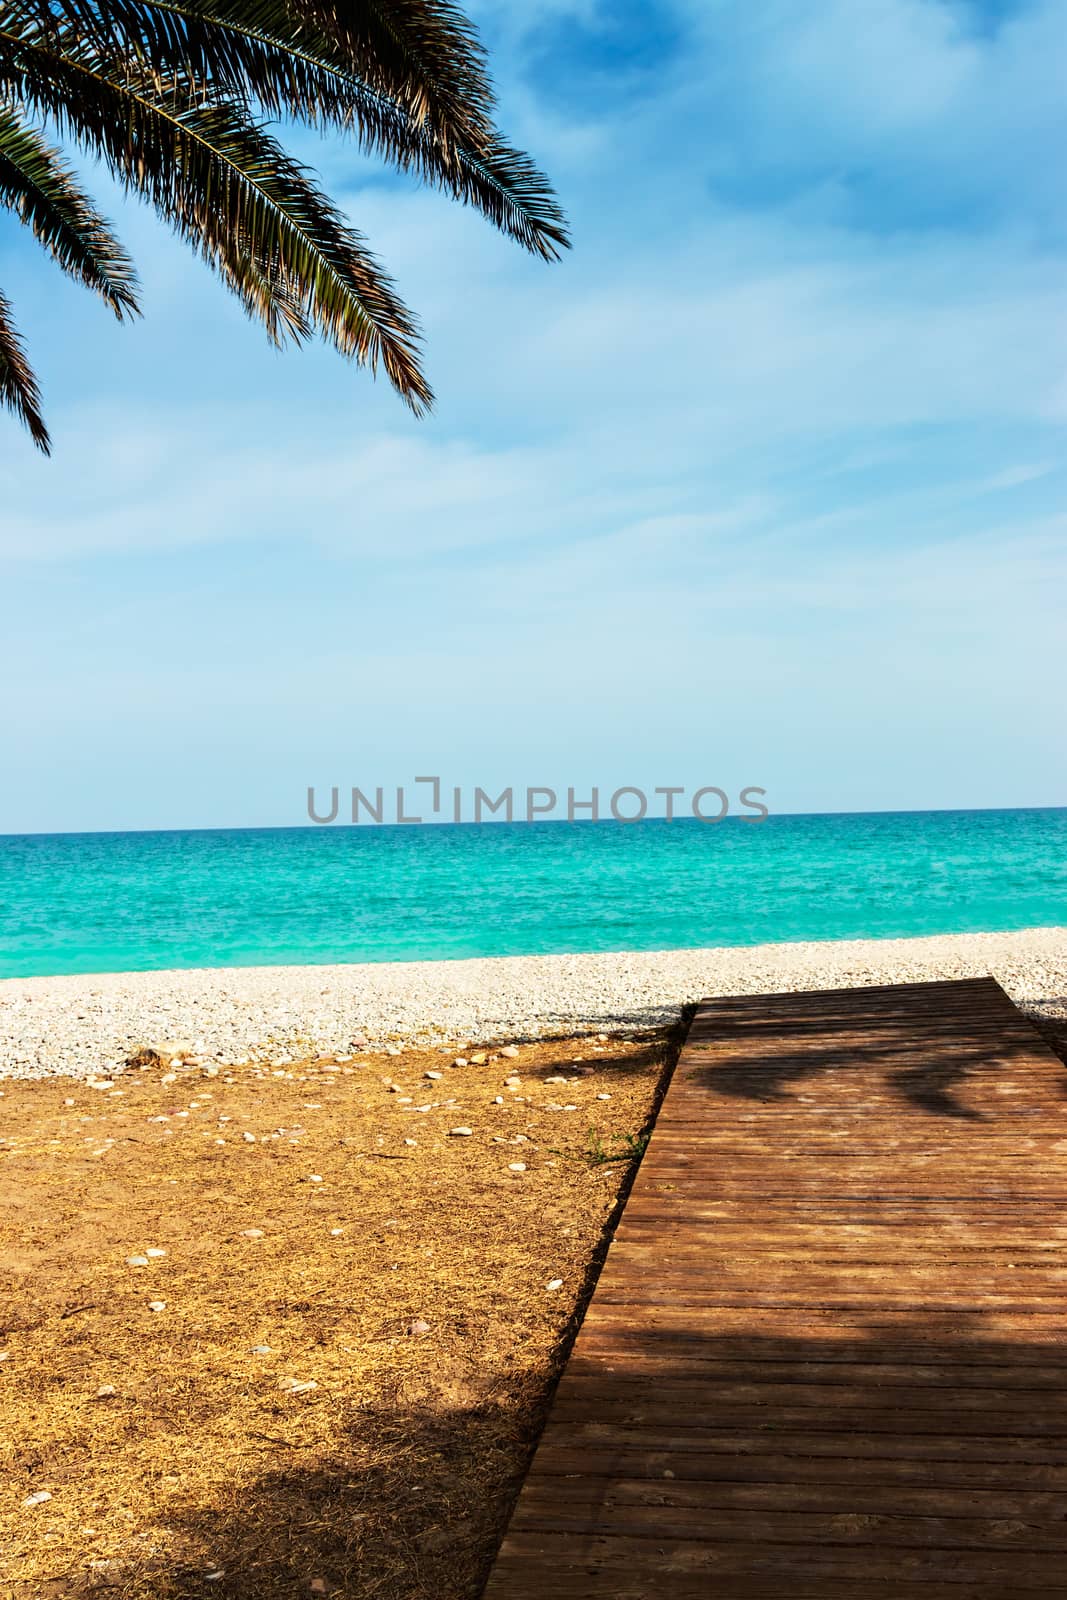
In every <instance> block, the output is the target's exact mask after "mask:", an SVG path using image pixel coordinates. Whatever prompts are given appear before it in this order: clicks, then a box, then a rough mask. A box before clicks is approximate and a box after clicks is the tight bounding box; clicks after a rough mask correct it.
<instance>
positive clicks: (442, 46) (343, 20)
mask: <svg viewBox="0 0 1067 1600" xmlns="http://www.w3.org/2000/svg"><path fill="white" fill-rule="evenodd" d="M10 3H11V6H12V8H13V9H17V11H18V13H19V14H21V15H22V16H23V17H24V18H27V19H29V20H31V21H32V23H33V24H34V26H35V27H37V28H38V29H39V30H40V31H41V33H42V34H43V35H44V36H47V35H48V34H49V33H50V32H54V31H55V29H57V28H59V27H62V25H63V24H64V23H68V24H70V25H72V26H73V28H74V29H75V31H76V33H77V35H78V36H79V37H80V38H82V39H84V40H87V41H89V42H91V43H93V44H95V45H96V46H97V48H98V49H100V50H101V51H104V52H108V51H111V50H118V51H128V50H130V49H131V48H136V47H137V46H140V47H141V48H143V49H145V50H147V51H149V52H151V51H152V50H158V51H161V53H162V58H169V57H170V55H171V52H172V50H173V49H174V47H175V45H177V44H180V43H181V42H182V30H176V29H175V28H174V26H173V23H172V21H170V20H168V19H166V18H165V17H163V16H162V13H161V11H159V10H157V8H156V7H154V5H153V3H152V0H10ZM207 9H208V8H205V11H206V10H207ZM210 9H211V10H213V11H217V9H218V7H217V6H216V7H211V8H210ZM250 10H251V12H252V14H253V15H254V16H256V17H258V18H260V19H267V21H268V31H272V30H273V29H274V28H276V27H277V26H278V25H279V24H284V25H287V26H288V27H290V28H294V27H295V28H305V29H307V30H308V31H309V32H314V33H316V34H318V35H319V36H320V37H322V38H327V39H329V40H330V41H331V42H332V45H333V49H334V51H335V52H336V53H337V54H338V55H339V58H340V60H341V61H342V62H343V64H344V67H345V69H346V70H347V71H348V72H350V73H352V74H353V75H354V76H356V77H358V78H359V79H361V80H362V81H363V82H365V83H366V84H367V85H368V86H369V87H371V88H372V89H374V90H375V91H376V92H378V93H380V94H383V95H385V96H386V97H387V98H388V99H391V100H393V101H394V102H395V103H396V104H398V105H399V106H401V107H402V108H403V109H404V110H405V111H406V113H407V114H408V115H409V116H410V117H411V119H412V121H413V122H414V123H415V124H416V125H417V126H423V127H425V128H426V129H427V130H428V131H429V132H430V133H431V134H432V135H433V136H434V137H435V139H437V140H438V141H439V142H440V143H441V146H442V148H444V149H451V148H452V147H453V146H455V145H457V144H459V143H464V142H466V143H468V144H474V145H476V146H477V145H479V144H481V143H482V142H483V141H484V140H485V139H486V138H488V137H490V136H491V134H492V110H493V90H492V84H491V82H490V79H489V75H488V71H487V67H486V58H485V52H484V50H483V48H482V46H481V43H480V41H479V39H478V36H477V33H476V31H475V30H474V28H473V27H472V25H471V23H470V22H469V21H468V20H467V18H466V17H465V16H464V15H463V13H462V12H461V11H460V10H459V9H458V8H457V7H456V6H455V5H453V4H452V3H451V0H297V3H295V4H294V3H293V0H259V3H258V4H255V5H254V6H252V7H249V6H248V5H247V4H242V5H239V6H238V5H234V6H233V7H232V8H231V11H232V14H233V15H236V14H238V13H239V12H240V11H244V12H245V13H246V14H247V13H248V12H249V11H250ZM189 15H190V17H191V18H192V19H195V20H199V19H200V17H201V16H202V15H203V13H201V12H200V10H199V8H198V7H197V6H195V5H193V6H191V7H190V8H189ZM257 25H258V24H257ZM189 27H190V29H191V31H192V32H195V25H194V22H192V21H191V22H190V23H189ZM191 46H192V48H194V49H195V48H196V42H195V40H192V41H191ZM158 64H162V59H161V62H160V63H158Z"/></svg>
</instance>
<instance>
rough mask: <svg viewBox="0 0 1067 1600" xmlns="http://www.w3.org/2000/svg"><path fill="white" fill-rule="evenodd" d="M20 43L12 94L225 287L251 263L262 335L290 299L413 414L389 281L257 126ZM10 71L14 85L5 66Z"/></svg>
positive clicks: (97, 64)
mask: <svg viewBox="0 0 1067 1600" xmlns="http://www.w3.org/2000/svg"><path fill="white" fill-rule="evenodd" d="M0 38H3V33H2V32H0ZM8 38H9V42H14V41H11V36H10V35H9V36H8ZM17 43H18V44H19V46H20V60H19V63H18V70H19V78H20V92H21V93H22V94H23V96H24V97H25V98H26V99H27V100H29V101H30V102H31V103H32V104H34V105H35V106H37V107H38V108H39V109H40V110H42V111H43V112H44V113H45V114H46V115H49V116H51V117H53V118H54V119H55V120H56V122H57V123H58V124H59V126H60V127H61V129H64V130H66V131H69V132H71V133H73V134H74V135H75V136H76V137H77V138H79V139H81V140H83V141H84V142H85V143H86V144H87V145H88V146H89V147H90V148H92V149H95V150H96V151H97V152H98V153H99V154H100V155H101V156H102V157H103V159H104V160H105V162H106V163H107V165H108V166H109V168H110V169H111V171H112V172H113V173H114V174H115V175H116V177H118V178H119V180H120V181H121V182H123V183H125V184H126V185H127V186H128V187H129V188H131V189H133V190H135V191H136V192H138V193H140V194H142V195H144V196H145V197H146V198H148V199H149V200H151V201H152V203H153V204H154V205H155V206H156V207H157V209H158V210H159V211H160V212H161V214H162V215H163V216H164V217H166V218H167V219H168V220H169V221H171V222H172V223H174V224H175V225H176V226H177V227H178V229H179V231H180V232H181V233H182V234H183V235H184V236H185V237H186V238H189V239H191V240H193V241H194V242H196V243H197V244H198V245H199V246H200V249H201V252H202V253H203V255H204V256H205V258H206V259H207V260H208V261H210V262H211V263H212V264H213V265H215V266H216V267H217V268H220V269H221V270H223V271H224V275H225V276H226V277H227V280H228V281H230V282H231V285H233V283H234V279H235V275H236V276H237V277H238V279H239V277H240V271H241V262H242V260H247V261H250V262H252V263H254V268H255V271H254V274H253V276H255V277H256V279H257V286H256V293H255V294H253V295H252V296H251V298H250V297H249V295H248V293H244V294H242V298H243V299H244V302H245V305H246V308H247V309H250V310H253V311H255V312H256V313H257V314H258V315H260V316H261V317H262V318H263V320H264V321H267V322H268V330H269V326H270V325H269V318H268V315H267V313H266V309H265V307H264V304H263V303H262V301H263V298H264V296H266V298H267V300H268V301H270V300H272V299H273V298H275V297H276V296H277V295H278V294H279V293H280V294H281V297H282V302H283V303H282V307H281V309H282V310H283V311H284V309H285V306H286V305H288V307H289V308H290V309H291V308H292V306H293V304H294V302H295V303H298V304H299V306H300V307H301V309H302V312H303V314H304V316H305V317H307V318H308V319H310V321H311V322H312V323H313V324H314V325H315V326H316V327H317V328H318V329H319V330H320V332H322V333H323V334H324V335H325V336H326V337H327V338H329V339H330V340H331V341H332V342H333V344H334V345H335V346H336V348H337V349H338V350H340V351H341V352H342V353H343V354H345V355H350V356H355V357H356V358H357V359H359V360H361V361H364V362H367V363H369V364H370V365H371V366H372V367H373V366H374V365H375V364H376V362H377V360H378V359H381V361H382V365H383V367H384V368H385V370H386V372H387V374H388V376H389V378H390V379H391V381H392V382H393V384H394V386H395V387H396V388H397V389H398V391H399V392H400V393H401V394H402V395H403V397H404V398H405V399H406V400H407V402H408V404H409V405H411V406H412V408H413V409H415V410H416V411H418V410H420V409H422V408H423V407H424V406H428V405H429V404H430V403H431V401H432V395H431V392H430V390H429V387H428V386H427V384H426V381H425V379H424V378H423V376H422V373H421V371H420V370H419V365H418V360H417V355H416V349H415V337H416V336H415V330H414V325H413V323H412V321H411V319H410V316H409V314H408V313H407V311H406V310H405V309H404V307H403V306H402V305H401V303H400V301H399V300H398V299H397V298H396V296H395V295H394V293H393V291H392V287H391V284H390V282H389V280H388V278H387V277H386V276H385V274H384V273H383V272H382V270H381V268H379V267H378V265H377V263H376V262H375V261H374V260H373V258H372V257H371V256H370V255H369V253H368V252H367V251H366V250H365V248H364V246H363V243H362V240H361V239H360V238H359V236H358V235H357V234H356V233H355V232H354V231H353V230H352V229H350V228H349V227H348V226H347V224H346V223H345V221H344V219H343V218H342V217H341V215H340V213H339V212H337V210H336V209H335V208H334V207H333V206H332V205H331V203H330V202H329V200H328V199H327V198H326V197H325V196H324V195H323V194H321V192H320V191H319V190H318V189H316V188H315V186H314V185H313V184H312V183H311V182H310V180H309V178H308V175H307V173H306V172H305V171H304V169H303V168H301V167H299V166H298V165H297V163H295V162H294V161H292V160H291V159H290V158H289V156H288V155H287V154H286V153H285V151H284V150H283V149H282V148H281V147H280V145H278V144H277V142H276V141H275V140H274V139H272V138H271V137H270V135H269V134H268V133H267V132H266V131H265V130H264V129H263V128H262V127H260V126H258V125H257V124H255V123H254V122H252V121H250V120H249V119H248V118H247V117H246V116H244V115H243V114H242V112H241V111H240V110H239V109H238V108H237V107H234V106H227V105H222V104H220V105H211V104H199V103H198V101H197V99H196V98H194V97H195V96H199V94H200V93H201V91H200V89H199V88H198V87H197V86H195V85H193V84H190V83H187V82H186V83H175V84H173V85H171V86H169V92H167V91H165V90H163V89H161V88H160V87H159V86H158V85H156V84H153V83H151V82H149V81H147V80H145V79H140V80H138V79H137V77H136V76H135V74H133V73H131V72H128V71H125V72H124V71H123V70H122V68H121V67H119V68H118V69H117V71H116V67H115V64H114V63H112V62H110V61H109V60H107V59H101V58H100V57H98V56H96V54H95V53H94V52H92V51H90V50H85V49H83V50H82V51H80V52H79V53H78V54H77V55H75V54H73V53H70V52H64V53H56V52H53V51H46V50H45V49H43V47H42V46H41V45H40V44H38V43H36V42H34V43H33V44H30V45H27V41H26V39H25V37H22V38H21V39H18V40H17ZM35 69H36V70H35ZM6 70H7V73H8V75H9V76H10V74H11V71H12V70H13V69H12V66H11V64H10V63H9V65H8V67H7V69H6ZM113 73H115V76H118V77H119V78H120V80H121V81H115V76H113V75H112V74H113ZM168 101H172V102H173V104H168V103H167V102H168ZM246 287H247V285H246ZM289 320H290V330H289V331H291V332H292V331H295V330H294V329H293V328H292V326H291V318H290V319H289Z"/></svg>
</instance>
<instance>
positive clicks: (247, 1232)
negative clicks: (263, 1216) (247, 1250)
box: [241, 1228, 263, 1239]
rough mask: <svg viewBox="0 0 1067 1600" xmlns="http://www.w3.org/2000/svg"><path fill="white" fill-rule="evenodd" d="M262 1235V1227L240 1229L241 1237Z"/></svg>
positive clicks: (247, 1237) (258, 1236) (251, 1237)
mask: <svg viewBox="0 0 1067 1600" xmlns="http://www.w3.org/2000/svg"><path fill="white" fill-rule="evenodd" d="M262 1237H263V1229H262V1228H242V1229H241V1238H242V1239H262Z"/></svg>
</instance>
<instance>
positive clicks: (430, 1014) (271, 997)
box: [0, 927, 1067, 1079]
mask: <svg viewBox="0 0 1067 1600" xmlns="http://www.w3.org/2000/svg"><path fill="white" fill-rule="evenodd" d="M987 974H991V975H992V976H993V977H995V978H996V979H997V980H998V981H999V982H1000V983H1001V985H1002V986H1003V988H1004V989H1005V990H1006V991H1007V993H1008V994H1009V995H1011V997H1012V999H1013V1000H1015V1002H1016V1003H1017V1004H1018V1005H1019V1006H1020V1007H1021V1009H1022V1010H1023V1011H1024V1012H1026V1013H1027V1014H1028V1015H1030V1016H1032V1017H1033V1018H1034V1019H1035V1021H1037V1022H1039V1023H1041V1024H1044V1025H1048V1024H1053V1025H1055V1024H1057V1023H1059V1022H1061V1021H1063V1020H1064V1019H1067V928H1064V927H1052V928H1029V929H1022V930H1019V931H1016V932H1010V933H967V934H937V935H927V936H923V937H917V938H905V939H862V940H826V941H806V942H803V943H793V944H761V945H737V946H733V945H732V946H723V947H718V948H707V949H690V950H664V951H631V952H623V953H603V952H598V953H595V954H586V955H547V956H546V955H540V956H500V957H479V958H475V959H465V960H445V961H415V962H372V963H361V964H356V963H353V964H349V965H333V966H286V967H210V968H205V967H199V968H187V969H172V970H169V971H153V972H124V973H99V974H89V975H80V974H79V975H64V976H58V977H36V978H5V979H3V980H0V1077H3V1078H27V1079H32V1078H46V1077H55V1076H70V1077H76V1078H88V1077H92V1076H94V1075H104V1074H106V1075H109V1076H111V1075H114V1074H115V1073H116V1072H121V1071H122V1070H123V1069H124V1067H125V1065H126V1062H127V1060H128V1058H129V1057H130V1056H131V1055H132V1054H133V1053H134V1052H135V1051H137V1050H138V1049H140V1048H146V1047H151V1048H155V1049H158V1050H160V1052H161V1053H162V1054H166V1053H168V1052H173V1053H174V1054H175V1055H181V1056H182V1057H183V1058H188V1057H194V1058H195V1059H196V1060H198V1061H202V1062H204V1063H205V1064H208V1065H210V1064H212V1063H218V1064H243V1063H253V1062H267V1061H270V1062H275V1063H276V1062H278V1061H280V1060H282V1059H283V1058H286V1057H288V1058H289V1059H291V1060H297V1059H306V1058H308V1057H312V1056H325V1055H339V1054H346V1055H348V1054H354V1053H356V1052H368V1051H371V1052H373V1051H375V1050H382V1051H385V1050H393V1051H396V1050H397V1049H403V1048H404V1046H405V1044H406V1043H410V1044H412V1045H415V1044H416V1043H418V1044H423V1045H426V1044H434V1043H440V1044H442V1045H444V1044H456V1045H460V1044H477V1043H491V1042H494V1041H497V1040H503V1039H535V1038H540V1037H549V1036H552V1035H561V1034H581V1033H585V1032H589V1033H595V1032H598V1031H603V1032H609V1033H613V1034H618V1033H620V1032H624V1033H633V1032H639V1031H641V1030H642V1029H649V1028H662V1027H664V1026H666V1025H669V1024H671V1023H673V1022H676V1021H677V1020H678V1018H679V1016H680V1015H681V1012H682V1010H683V1008H684V1007H685V1006H686V1005H687V1004H690V1003H692V1002H693V1001H695V1000H698V999H701V998H702V997H704V996H709V995H729V994H760V993H763V994H767V993H775V992H779V991H781V992H785V991H797V990H803V989H833V988H853V987H859V986H862V985H871V984H887V983H908V982H928V981H932V980H935V979H953V978H969V977H981V976H985V975H987Z"/></svg>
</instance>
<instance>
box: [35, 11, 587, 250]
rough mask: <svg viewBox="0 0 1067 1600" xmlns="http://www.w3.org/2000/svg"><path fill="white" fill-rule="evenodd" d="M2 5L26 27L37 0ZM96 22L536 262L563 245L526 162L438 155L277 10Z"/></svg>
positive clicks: (302, 23) (172, 69) (488, 153)
mask: <svg viewBox="0 0 1067 1600" xmlns="http://www.w3.org/2000/svg"><path fill="white" fill-rule="evenodd" d="M10 3H11V4H12V5H13V7H14V10H15V11H16V12H20V11H21V13H22V15H23V16H24V17H25V18H30V17H33V16H36V15H38V14H39V12H40V5H39V3H38V0H10ZM62 3H63V4H64V5H65V6H66V7H67V8H68V10H69V11H71V12H75V11H76V12H78V14H79V15H80V14H81V12H82V11H83V10H84V5H83V3H82V0H62ZM90 4H91V0H90ZM107 11H108V15H109V16H112V14H114V18H115V20H116V21H121V23H122V26H123V29H124V35H125V38H126V40H127V42H128V45H129V48H131V49H132V50H134V51H135V52H136V54H137V56H138V57H139V58H140V59H141V60H142V62H143V64H144V65H145V67H146V68H150V69H151V70H152V71H154V72H158V73H161V74H171V73H179V74H182V75H186V76H188V78H189V79H190V80H192V81H195V82H198V83H200V84H201V86H202V88H203V91H204V94H205V96H207V97H209V98H212V99H214V98H217V97H221V98H229V97H232V96H239V97H240V98H241V99H242V100H244V101H246V102H249V103H253V102H254V103H257V104H259V105H260V106H262V107H263V109H264V110H265V111H266V112H267V113H268V114H269V115H271V116H278V115H281V114H284V113H287V114H289V115H291V116H295V117H298V118H300V119H301V120H303V121H305V122H309V123H312V124H319V123H321V124H331V125H334V126H340V127H344V128H352V127H354V128H355V129H356V132H357V135H358V137H359V141H360V144H361V145H362V147H363V148H364V149H367V150H369V151H373V152H374V153H375V154H377V155H380V156H382V157H384V158H385V159H386V160H389V161H390V162H391V163H393V164H394V165H396V166H397V167H399V168H401V169H402V170H411V171H414V172H416V173H417V175H418V176H419V177H420V178H421V179H422V180H423V181H425V182H428V183H432V184H434V185H435V186H437V187H439V188H442V189H445V190H447V192H449V193H450V194H452V195H453V196H454V197H455V198H457V199H460V200H462V201H464V202H466V203H467V204H470V205H473V206H475V207H477V208H478V209H479V210H480V211H481V212H482V213H483V214H484V215H486V216H487V217H488V218H489V219H490V220H491V221H492V222H493V224H494V225H495V226H496V227H498V228H499V229H500V230H501V231H502V232H504V233H506V234H508V235H509V236H510V237H511V238H513V239H515V240H516V241H517V242H518V243H520V244H521V245H523V246H524V247H525V248H526V249H528V250H530V251H532V252H533V253H534V254H536V255H539V256H541V257H542V258H543V259H545V260H556V259H558V257H559V254H560V251H561V250H562V249H564V248H566V246H567V245H568V243H569V240H568V237H567V232H566V220H565V218H564V216H563V213H562V211H561V210H560V208H559V206H558V204H557V203H556V200H555V196H554V194H553V192H552V189H551V186H550V185H549V183H548V180H547V179H546V178H545V177H544V175H543V174H542V173H541V172H539V171H538V169H537V168H536V166H535V165H534V163H533V162H532V161H530V159H529V158H528V157H527V156H525V155H522V154H521V153H519V152H517V151H514V150H511V149H509V148H508V147H507V146H506V145H505V144H504V143H503V141H502V140H501V138H500V136H499V135H498V134H497V133H496V132H495V130H490V131H489V133H488V134H487V135H486V136H485V137H484V138H482V139H481V140H480V141H479V142H478V144H477V145H474V144H471V143H469V142H463V141H460V142H459V143H456V144H453V145H452V146H450V147H449V148H447V149H446V147H445V146H444V145H443V144H442V143H441V142H440V141H439V140H437V139H435V138H434V137H433V135H432V133H431V132H430V130H429V129H428V128H427V127H426V126H425V125H424V124H422V123H419V122H416V121H415V120H414V119H413V118H412V116H411V115H410V114H409V112H407V111H406V110H405V109H404V107H403V106H401V105H399V104H398V103H397V102H396V100H395V99H391V98H390V97H389V96H388V95H386V94H384V93H383V92H382V91H380V90H378V89H374V88H372V87H371V86H370V85H369V84H368V83H366V82H365V81H364V80H363V79H362V78H360V77H359V76H358V75H357V74H356V73H355V72H353V70H352V66H351V60H350V56H349V54H348V53H346V51H345V50H344V49H343V48H341V47H340V46H339V45H338V44H337V42H336V40H335V39H334V38H333V37H331V36H330V35H329V34H328V33H326V32H325V31H324V30H323V29H321V28H317V27H315V26H314V25H313V23H312V22H311V20H310V19H309V18H308V17H307V16H306V15H305V14H298V13H295V12H294V11H293V10H292V9H291V6H290V5H289V4H287V3H286V0H253V3H250V0H109V5H108V8H107ZM94 14H95V13H94ZM137 28H140V30H141V31H140V33H139V34H137V35H136V37H135V36H134V34H135V30H136V29H137ZM66 31H67V32H69V31H70V27H69V24H68V25H67V30H66ZM63 36H64V30H62V29H61V31H60V35H59V37H60V39H61V40H62V39H63ZM111 43H112V47H117V43H118V41H116V40H115V39H114V38H113V39H112V41H111Z"/></svg>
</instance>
